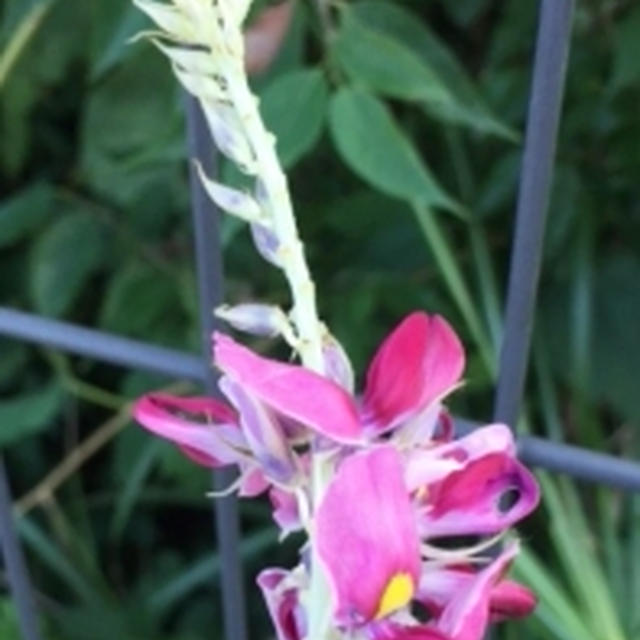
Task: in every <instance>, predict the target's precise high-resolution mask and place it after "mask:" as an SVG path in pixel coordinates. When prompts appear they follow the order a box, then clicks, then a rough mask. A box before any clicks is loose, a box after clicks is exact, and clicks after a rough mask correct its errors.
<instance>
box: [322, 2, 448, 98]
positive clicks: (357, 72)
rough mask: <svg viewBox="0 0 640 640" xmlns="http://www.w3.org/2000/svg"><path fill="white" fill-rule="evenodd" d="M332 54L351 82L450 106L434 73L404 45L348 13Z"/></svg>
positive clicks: (347, 11)
mask: <svg viewBox="0 0 640 640" xmlns="http://www.w3.org/2000/svg"><path fill="white" fill-rule="evenodd" d="M333 53H334V54H335V56H336V58H337V59H338V61H339V62H340V64H341V66H342V68H343V69H344V71H346V73H347V74H348V75H349V76H350V77H351V79H352V80H354V81H355V82H358V83H360V84H363V85H365V86H366V87H367V88H369V89H373V90H375V91H378V92H380V93H382V94H384V95H388V96H391V97H394V98H403V99H405V100H425V101H427V102H430V103H432V104H437V105H448V106H451V102H452V97H451V95H450V94H449V92H448V91H447V89H446V88H445V86H444V85H443V84H442V82H441V81H440V79H439V78H438V76H437V75H436V74H435V73H434V71H433V70H432V69H431V68H430V67H429V66H427V65H426V64H423V62H422V60H420V58H419V57H418V56H417V55H415V54H414V53H413V52H412V51H411V49H409V48H408V47H406V46H405V45H404V44H403V43H402V42H399V41H398V40H396V39H394V38H392V37H389V36H388V35H386V34H384V33H380V32H378V31H374V30H373V29H371V28H369V27H367V26H366V25H364V24H363V23H362V22H361V21H360V20H359V19H358V18H356V17H355V16H354V14H353V13H352V12H351V11H349V10H346V11H345V13H344V19H343V22H342V26H341V28H340V31H339V33H338V37H337V38H336V40H335V42H334V46H333Z"/></svg>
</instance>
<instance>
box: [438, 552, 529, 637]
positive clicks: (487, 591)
mask: <svg viewBox="0 0 640 640" xmlns="http://www.w3.org/2000/svg"><path fill="white" fill-rule="evenodd" d="M517 553H518V544H517V543H513V544H510V545H509V546H508V547H507V548H506V549H505V550H504V551H503V552H502V553H501V554H500V556H499V557H498V558H496V559H495V560H494V561H493V562H492V563H491V564H490V565H489V566H488V567H486V568H485V569H483V570H482V571H480V572H479V573H477V574H476V577H475V580H473V581H472V582H471V583H470V584H469V585H468V586H467V587H466V588H465V589H462V590H459V591H458V592H457V593H456V594H455V595H454V597H453V598H452V599H451V600H450V601H449V603H448V604H447V606H446V607H445V608H444V611H443V612H442V615H441V616H440V618H439V619H438V621H437V627H438V629H440V630H441V631H443V632H444V633H445V634H447V635H449V636H451V638H452V640H482V638H484V634H485V631H486V628H487V625H488V624H489V615H490V606H491V593H492V590H493V587H494V585H495V584H496V583H497V582H499V581H500V579H501V578H502V575H503V574H504V572H505V571H506V570H507V568H508V566H509V564H510V563H511V561H512V560H513V558H514V557H515V556H516V554H517Z"/></svg>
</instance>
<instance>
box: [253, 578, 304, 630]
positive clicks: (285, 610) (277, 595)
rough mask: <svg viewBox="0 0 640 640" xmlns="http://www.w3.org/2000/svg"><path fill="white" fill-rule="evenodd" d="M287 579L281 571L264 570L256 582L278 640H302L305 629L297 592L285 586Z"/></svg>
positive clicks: (291, 587)
mask: <svg viewBox="0 0 640 640" xmlns="http://www.w3.org/2000/svg"><path fill="white" fill-rule="evenodd" d="M289 578H290V574H289V573H288V572H287V571H284V570H283V569H265V570H264V571H262V572H261V573H260V575H259V576H258V578H257V580H256V582H257V583H258V586H259V587H260V589H262V594H263V596H264V599H265V601H266V603H267V608H268V609H269V613H270V614H271V619H272V620H273V625H274V627H275V629H276V634H277V637H278V640H302V638H303V637H304V635H305V629H304V620H303V619H302V611H301V607H300V603H299V597H298V590H297V589H296V588H295V586H293V585H291V586H289V585H287V582H290V580H289Z"/></svg>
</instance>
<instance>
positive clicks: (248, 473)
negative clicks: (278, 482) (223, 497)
mask: <svg viewBox="0 0 640 640" xmlns="http://www.w3.org/2000/svg"><path fill="white" fill-rule="evenodd" d="M270 486H271V483H270V482H269V481H268V480H267V479H266V478H265V477H264V473H263V472H262V469H260V468H259V467H253V468H251V467H249V468H248V469H246V470H245V471H244V473H243V475H242V480H241V482H240V487H239V489H238V495H239V496H240V497H242V498H255V496H259V495H260V494H261V493H264V492H265V491H266V490H267V489H268V488H269V487H270Z"/></svg>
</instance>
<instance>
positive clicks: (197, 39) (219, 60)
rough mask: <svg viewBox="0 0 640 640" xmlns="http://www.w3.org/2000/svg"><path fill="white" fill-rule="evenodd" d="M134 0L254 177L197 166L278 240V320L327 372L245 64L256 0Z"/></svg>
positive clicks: (270, 140)
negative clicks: (281, 305)
mask: <svg viewBox="0 0 640 640" xmlns="http://www.w3.org/2000/svg"><path fill="white" fill-rule="evenodd" d="M134 3H135V4H136V5H137V6H138V7H139V8H140V9H141V10H142V11H144V12H145V13H146V14H148V15H149V16H150V17H151V18H152V19H153V20H154V21H155V22H156V24H157V25H158V26H159V27H160V28H161V31H154V32H147V33H145V34H143V35H145V36H147V37H149V38H150V39H151V40H152V42H153V43H154V44H155V45H156V46H157V47H158V48H159V49H160V50H161V51H162V52H163V53H164V54H165V55H167V57H168V58H169V59H170V60H171V63H172V66H173V70H174V72H175V74H176V76H177V77H178V79H179V80H180V82H181V83H182V85H183V86H184V87H185V88H186V89H187V91H189V92H190V93H191V94H193V95H194V96H195V97H196V98H197V99H198V101H199V102H200V104H201V106H202V109H203V111H204V113H205V116H206V119H207V122H208V124H209V128H210V131H211V134H212V137H213V139H214V140H215V143H216V146H217V147H218V149H219V150H220V151H221V152H222V153H223V154H225V155H226V156H227V157H228V158H230V159H231V160H232V161H233V162H234V163H235V164H236V165H237V166H238V168H239V169H240V170H241V171H242V172H243V173H245V174H246V175H248V176H251V177H253V178H255V188H254V194H253V195H251V194H248V193H243V192H241V191H237V190H235V189H231V188H230V187H227V186H225V185H222V184H220V183H218V182H215V181H213V180H211V179H210V178H208V177H207V176H205V175H204V173H203V171H202V169H201V168H200V167H198V169H199V172H200V175H201V178H202V181H203V184H204V186H205V188H206V190H207V192H208V194H209V196H210V197H211V199H212V200H213V201H214V202H215V203H216V204H217V205H218V206H219V207H220V208H221V209H223V210H225V211H226V212H227V213H229V214H231V215H235V216H238V217H240V218H242V219H244V220H246V221H247V222H248V223H250V224H251V225H252V227H253V228H254V231H255V232H256V233H262V234H269V236H271V237H273V239H275V240H276V242H277V248H276V249H275V252H274V256H273V258H274V261H275V262H277V264H278V266H279V267H280V268H281V269H282V271H283V272H284V274H285V276H286V278H287V281H288V283H289V287H290V290H291V297H292V301H293V306H292V310H291V314H290V315H291V318H292V320H293V324H294V330H295V331H291V330H290V329H289V327H287V319H286V316H284V315H279V314H278V318H277V323H278V325H277V327H275V328H276V329H277V332H279V333H282V334H283V336H284V337H285V338H286V339H287V340H288V341H289V342H292V343H293V344H292V346H293V347H294V348H295V349H296V350H297V351H298V352H299V353H300V357H301V359H302V362H303V364H304V365H305V366H306V367H308V368H310V369H313V370H315V371H318V372H320V373H324V363H323V357H322V340H323V337H322V336H323V328H322V324H321V323H320V320H319V318H318V312H317V307H316V299H315V286H314V283H313V281H312V279H311V275H310V272H309V268H308V266H307V263H306V260H305V255H304V248H303V245H302V242H301V240H300V238H299V235H298V229H297V225H296V220H295V217H294V213H293V207H292V204H291V197H290V194H289V189H288V185H287V178H286V176H285V174H284V172H283V170H282V167H281V166H280V162H279V160H278V156H277V154H276V149H275V138H274V136H273V135H272V134H271V133H269V132H268V131H267V130H266V128H265V126H264V123H263V122H262V119H261V117H260V112H259V110H258V100H257V98H256V97H255V96H254V95H253V94H252V93H251V89H250V88H249V84H248V81H247V74H246V72H245V68H244V41H243V37H242V31H241V27H242V23H243V21H244V19H245V17H246V14H247V12H248V9H249V6H250V0H249V1H248V0H214V1H213V2H212V1H211V0H173V2H172V3H171V4H161V3H158V2H150V1H148V0H134ZM227 311H228V310H227Z"/></svg>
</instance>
